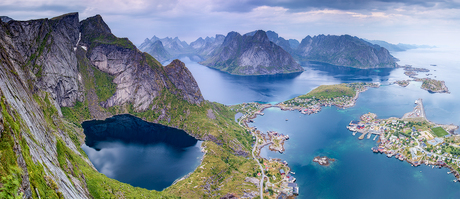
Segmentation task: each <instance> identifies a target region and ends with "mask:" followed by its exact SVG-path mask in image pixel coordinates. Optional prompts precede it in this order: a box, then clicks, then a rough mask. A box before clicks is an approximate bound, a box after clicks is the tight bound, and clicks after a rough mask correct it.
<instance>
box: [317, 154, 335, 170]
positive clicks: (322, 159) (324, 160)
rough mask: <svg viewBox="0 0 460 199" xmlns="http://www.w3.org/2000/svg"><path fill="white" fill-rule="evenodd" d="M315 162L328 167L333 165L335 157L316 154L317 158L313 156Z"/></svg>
mask: <svg viewBox="0 0 460 199" xmlns="http://www.w3.org/2000/svg"><path fill="white" fill-rule="evenodd" d="M313 162H316V163H318V164H319V165H321V166H325V167H327V166H329V165H331V162H335V159H334V158H328V157H326V156H316V157H315V158H313Z"/></svg>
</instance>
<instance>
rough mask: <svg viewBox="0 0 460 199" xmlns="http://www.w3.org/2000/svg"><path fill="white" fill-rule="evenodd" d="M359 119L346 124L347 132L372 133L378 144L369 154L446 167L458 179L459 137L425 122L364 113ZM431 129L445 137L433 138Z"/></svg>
mask: <svg viewBox="0 0 460 199" xmlns="http://www.w3.org/2000/svg"><path fill="white" fill-rule="evenodd" d="M360 119H361V121H352V122H350V124H349V126H348V129H349V130H351V131H353V132H354V133H353V134H356V133H363V135H362V137H364V135H365V134H368V135H371V134H375V135H376V136H375V138H377V136H378V138H379V142H378V143H379V145H378V146H376V147H373V148H372V151H373V152H375V153H384V154H386V155H387V156H388V157H389V158H391V157H393V156H394V157H395V158H396V159H399V160H401V161H404V160H405V161H407V162H409V163H411V164H412V165H413V166H419V165H421V164H426V165H432V166H433V167H434V166H438V167H448V168H450V169H451V170H452V173H453V174H454V175H455V176H456V177H457V178H458V177H459V176H458V172H459V171H460V160H459V155H460V145H459V143H458V141H459V140H460V137H459V136H457V135H451V134H448V133H447V131H445V130H444V129H442V127H440V126H439V125H434V124H432V123H429V122H427V121H423V122H422V121H419V122H417V121H414V120H403V119H396V118H390V119H386V120H379V119H376V115H375V114H372V113H368V114H365V115H363V116H361V118H360ZM435 128H438V129H439V128H441V131H443V132H445V133H446V134H447V135H444V134H442V136H440V135H437V134H436V133H435V132H434V130H433V129H435ZM369 137H370V136H368V138H369ZM360 138H361V137H360ZM375 138H374V139H375ZM361 139H362V138H361Z"/></svg>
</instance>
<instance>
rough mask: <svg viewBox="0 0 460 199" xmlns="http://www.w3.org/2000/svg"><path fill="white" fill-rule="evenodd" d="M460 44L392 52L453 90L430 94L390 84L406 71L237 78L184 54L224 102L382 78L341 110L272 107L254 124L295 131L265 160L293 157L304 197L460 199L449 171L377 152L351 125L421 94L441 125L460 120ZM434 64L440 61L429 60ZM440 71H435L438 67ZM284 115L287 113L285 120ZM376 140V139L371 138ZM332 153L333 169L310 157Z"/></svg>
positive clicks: (316, 71) (308, 67)
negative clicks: (306, 111)
mask: <svg viewBox="0 0 460 199" xmlns="http://www.w3.org/2000/svg"><path fill="white" fill-rule="evenodd" d="M458 52H459V51H458V49H439V48H436V49H416V50H411V51H406V52H400V53H394V54H393V55H394V56H395V57H397V58H399V59H400V60H401V61H400V62H399V64H400V65H405V64H410V65H413V66H414V67H423V68H428V69H430V70H431V71H430V72H428V73H419V77H426V74H432V75H430V76H429V77H431V78H434V79H439V80H445V81H446V85H447V86H448V87H449V90H450V92H451V94H431V93H428V92H427V91H425V90H422V89H420V85H421V83H419V82H411V84H410V85H409V86H408V87H406V88H402V87H399V86H397V85H389V83H390V82H393V81H395V80H405V79H409V78H408V77H406V76H405V75H404V74H403V73H404V71H403V69H371V70H359V69H351V68H347V67H336V66H330V65H326V64H320V63H308V64H306V63H305V64H303V67H304V68H305V72H303V73H301V74H295V75H279V76H272V77H264V76H263V77H243V76H232V75H229V74H226V73H222V72H219V71H216V70H214V69H210V68H207V67H204V66H201V65H199V64H197V63H194V62H191V61H190V60H188V59H182V61H184V62H185V63H186V65H187V67H188V68H189V69H190V70H191V72H192V73H193V75H194V77H195V79H196V80H197V82H198V84H199V86H200V88H201V91H202V93H203V95H204V97H205V98H206V99H208V100H211V101H217V102H220V103H224V104H237V103H242V102H252V101H259V102H270V103H276V102H280V101H284V100H287V99H290V98H293V97H295V96H298V95H301V94H305V93H307V92H309V91H310V90H312V89H314V88H315V87H317V86H319V85H322V84H337V83H342V82H357V81H364V82H380V83H381V84H382V86H381V87H380V88H376V89H369V90H368V91H366V92H364V93H362V94H361V95H360V97H359V99H358V101H357V104H356V106H354V107H352V108H349V109H346V110H341V109H337V108H335V107H327V108H324V109H323V110H322V111H321V112H320V113H318V114H314V115H310V116H307V115H302V114H299V113H298V112H296V111H293V112H290V111H280V110H279V109H275V108H272V109H267V110H266V111H265V116H259V117H258V118H256V119H255V120H254V121H255V122H254V123H253V124H252V125H253V126H256V127H258V129H260V130H262V131H268V130H275V131H278V132H280V133H283V134H289V135H290V137H291V139H290V140H289V141H287V142H286V144H285V147H286V152H285V153H284V154H279V153H275V152H270V151H267V150H263V151H262V156H264V157H266V158H275V157H277V158H282V159H284V160H287V161H288V162H289V165H290V166H291V167H292V169H293V171H295V172H296V175H295V177H296V178H297V183H298V184H299V186H300V196H299V198H460V183H453V182H452V180H454V179H455V178H454V177H453V176H452V175H448V174H447V171H448V170H447V169H432V168H431V167H427V166H420V167H412V166H410V164H408V163H405V162H401V161H399V160H396V159H395V158H387V157H386V156H385V155H379V154H374V153H372V151H371V150H370V148H371V147H373V146H375V145H376V143H375V141H373V140H372V139H370V140H367V139H365V140H358V137H357V136H352V133H351V132H350V131H348V130H347V129H346V126H347V124H348V123H349V122H350V121H351V120H357V119H359V116H361V115H362V114H364V113H367V112H373V113H376V114H377V115H378V117H379V118H388V117H401V116H402V115H403V114H404V113H406V112H409V111H411V110H412V109H413V107H414V101H415V100H416V99H418V98H422V99H423V101H424V105H425V111H426V114H427V118H428V119H429V120H431V121H434V122H437V123H448V124H451V123H452V124H456V125H460V105H459V104H460V103H458V102H459V101H458V99H459V97H460V87H459V86H458V85H460V78H459V77H460V73H459V69H460V59H459V58H458V56H457V55H458ZM431 64H435V65H437V66H431ZM435 70H436V71H435ZM286 119H289V120H288V121H286ZM372 138H373V137H372ZM317 155H326V156H329V157H332V158H335V159H336V160H337V161H336V162H334V163H333V164H332V166H330V167H321V166H319V165H317V164H316V163H313V162H312V159H313V157H315V156H317Z"/></svg>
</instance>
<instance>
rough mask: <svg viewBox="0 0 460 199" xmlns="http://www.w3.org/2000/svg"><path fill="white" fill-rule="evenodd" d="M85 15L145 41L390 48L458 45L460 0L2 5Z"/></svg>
mask: <svg viewBox="0 0 460 199" xmlns="http://www.w3.org/2000/svg"><path fill="white" fill-rule="evenodd" d="M68 12H79V13H80V20H83V19H85V18H87V17H90V16H94V15H96V14H100V15H102V17H103V18H104V20H105V21H106V23H107V24H108V25H109V27H110V28H111V29H112V32H113V33H114V34H115V35H116V36H119V37H128V38H129V39H130V40H131V41H133V43H135V44H140V43H141V42H142V41H143V40H144V39H145V38H147V37H148V38H151V37H152V36H153V35H156V36H158V37H160V38H163V37H167V36H169V37H176V36H178V37H179V38H180V39H182V40H185V41H187V42H189V43H190V42H191V41H194V40H196V39H197V38H198V37H205V36H214V35H215V34H224V35H226V34H227V33H228V32H230V31H237V32H240V33H246V32H250V31H253V30H258V29H263V30H273V31H275V32H277V33H278V34H279V35H280V36H282V37H284V38H286V39H291V38H292V39H298V40H299V41H300V40H301V39H303V38H304V37H305V36H307V35H312V36H313V35H318V34H326V35H327V34H331V35H342V34H350V35H353V36H358V37H361V38H366V39H375V40H385V41H388V42H391V43H409V44H427V45H437V46H445V45H450V46H458V45H460V38H459V35H460V0H433V1H431V0H428V1H426V0H404V1H397V0H264V1H260V0H259V1H256V0H153V1H152V0H150V1H148V0H115V1H108V0H80V1H78V0H77V1H75V0H73V1H66V0H28V1H11V0H2V1H1V2H0V15H5V16H9V17H11V18H13V19H16V20H28V19H36V18H51V17H54V16H57V15H61V14H64V13H68Z"/></svg>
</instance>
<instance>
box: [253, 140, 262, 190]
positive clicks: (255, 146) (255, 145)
mask: <svg viewBox="0 0 460 199" xmlns="http://www.w3.org/2000/svg"><path fill="white" fill-rule="evenodd" d="M258 139H259V138H258V137H257V136H256V144H254V148H253V149H252V157H253V158H254V160H255V161H256V162H257V164H259V167H260V170H261V171H262V179H260V185H259V187H260V199H263V198H264V197H263V195H262V194H263V190H264V178H265V173H264V168H263V167H262V165H261V164H260V162H259V159H257V158H256V156H255V155H254V152H255V151H256V148H257V141H258Z"/></svg>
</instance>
